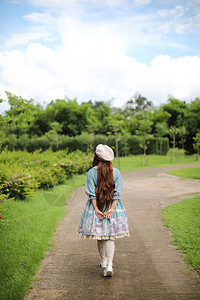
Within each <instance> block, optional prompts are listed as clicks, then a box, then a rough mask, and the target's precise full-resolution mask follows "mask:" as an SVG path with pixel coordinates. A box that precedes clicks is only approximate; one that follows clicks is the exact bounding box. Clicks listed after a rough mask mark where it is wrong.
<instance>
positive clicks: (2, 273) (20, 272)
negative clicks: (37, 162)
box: [0, 154, 197, 300]
mask: <svg viewBox="0 0 200 300" xmlns="http://www.w3.org/2000/svg"><path fill="white" fill-rule="evenodd" d="M119 162H120V165H118V164H117V162H116V160H115V161H114V166H116V167H118V168H119V169H120V171H121V172H124V171H131V170H136V169H141V168H152V167H159V166H167V165H172V164H173V165H175V164H182V163H184V164H186V163H195V162H197V161H196V159H195V157H194V156H189V157H187V156H183V155H179V154H178V155H177V156H176V160H173V159H172V155H171V154H169V155H168V156H156V155H150V156H148V157H147V161H146V163H145V164H144V160H143V156H142V155H138V156H129V157H122V158H120V160H119ZM85 180H86V175H76V176H73V177H72V178H71V179H68V180H67V181H66V182H65V184H64V185H59V186H55V187H54V188H52V189H50V190H46V191H44V190H38V191H37V192H36V193H35V195H34V196H33V197H31V198H29V199H26V200H25V201H10V202H8V203H6V204H5V205H4V206H5V210H4V215H5V216H6V218H5V219H2V220H1V221H0V235H1V240H0V257H1V259H0V299H2V300H7V299H14V300H21V299H23V298H24V295H25V293H26V290H27V289H28V288H29V286H30V283H31V281H32V278H33V275H34V274H35V272H36V271H37V269H38V266H39V264H40V261H41V259H42V258H43V257H44V255H45V252H46V251H47V249H49V248H50V247H51V245H52V235H53V233H54V232H55V230H56V227H57V225H58V221H59V220H60V219H61V218H62V216H63V215H64V214H65V213H66V207H64V205H65V204H66V199H67V198H68V197H69V194H70V193H71V191H72V190H73V189H75V188H77V187H78V186H81V185H84V184H85Z"/></svg>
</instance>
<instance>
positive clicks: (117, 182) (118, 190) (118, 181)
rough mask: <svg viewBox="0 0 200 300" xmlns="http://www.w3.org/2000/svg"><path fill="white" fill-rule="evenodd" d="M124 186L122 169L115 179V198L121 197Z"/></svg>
mask: <svg viewBox="0 0 200 300" xmlns="http://www.w3.org/2000/svg"><path fill="white" fill-rule="evenodd" d="M122 187H123V182H122V177H121V173H120V171H119V170H118V172H117V176H116V179H115V189H114V193H113V200H117V199H121V195H120V194H121V191H122Z"/></svg>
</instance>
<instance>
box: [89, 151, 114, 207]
mask: <svg viewBox="0 0 200 300" xmlns="http://www.w3.org/2000/svg"><path fill="white" fill-rule="evenodd" d="M94 166H98V168H97V180H98V181H97V187H96V200H97V207H98V209H99V210H100V211H105V210H106V209H108V207H109V205H110V204H111V203H112V201H113V192H114V188H115V181H114V177H113V164H112V162H111V161H104V160H101V159H100V158H99V157H98V156H97V155H96V153H95V156H94V159H93V167H94Z"/></svg>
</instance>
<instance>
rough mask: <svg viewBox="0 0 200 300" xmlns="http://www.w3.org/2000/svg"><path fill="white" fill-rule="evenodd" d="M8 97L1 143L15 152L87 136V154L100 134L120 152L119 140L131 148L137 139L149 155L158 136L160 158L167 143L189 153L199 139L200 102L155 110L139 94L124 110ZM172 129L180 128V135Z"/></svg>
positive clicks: (102, 103)
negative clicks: (130, 143)
mask: <svg viewBox="0 0 200 300" xmlns="http://www.w3.org/2000/svg"><path fill="white" fill-rule="evenodd" d="M6 95H7V99H0V104H1V103H2V102H3V101H8V103H9V105H10V108H9V109H8V110H7V111H5V112H4V114H2V115H0V144H1V145H2V147H5V146H6V145H9V147H10V149H12V150H14V149H21V150H26V149H29V148H32V146H31V145H30V140H31V141H33V140H34V139H35V141H36V140H38V141H40V143H41V145H42V144H48V143H49V141H51V143H50V147H52V149H59V147H60V143H61V140H62V137H66V136H68V137H75V136H82V137H83V136H84V134H85V136H87V141H89V140H90V142H87V143H88V144H87V148H88V151H89V149H90V150H91V145H92V141H91V138H90V137H91V136H93V137H95V136H97V135H105V136H108V137H109V138H110V139H112V138H113V139H114V140H115V148H117V147H118V144H119V141H120V140H121V141H122V140H123V139H124V141H126V143H127V137H129V136H137V137H138V139H140V146H141V148H142V149H143V152H144V154H145V153H146V152H148V140H149V139H151V137H153V136H154V137H156V138H157V139H159V143H158V145H157V149H158V148H159V150H157V152H159V153H160V154H162V143H163V141H164V139H165V138H168V139H169V140H170V144H171V145H172V144H173V147H174V148H175V146H176V147H179V148H184V149H185V150H186V151H187V152H188V153H194V152H195V151H196V148H195V146H194V144H195V143H194V138H195V137H196V134H197V133H198V132H199V131H200V99H199V98H196V99H195V100H193V101H191V103H186V102H185V101H180V100H179V99H176V98H174V97H172V96H170V97H169V99H168V100H167V103H166V104H163V105H160V106H158V107H154V106H153V103H152V102H151V101H149V100H148V99H147V98H146V97H144V96H142V95H141V94H139V93H137V94H135V95H134V96H133V97H132V98H131V99H129V101H127V102H126V103H125V106H124V107H123V108H116V107H112V106H111V102H109V101H107V102H105V101H94V102H93V101H91V100H90V101H88V102H84V103H82V104H79V103H78V101H77V99H76V98H75V99H72V100H71V99H68V98H64V99H56V100H52V101H51V102H50V104H48V105H47V106H46V107H42V106H41V105H39V104H35V102H34V100H33V99H30V100H27V99H24V98H22V97H21V96H16V95H13V94H11V93H9V92H6ZM173 128H176V130H175V131H176V134H175V135H174V134H173V133H172V131H173V130H172V129H173ZM47 140H48V143H47ZM165 142H166V141H165ZM19 145H20V146H19ZM21 145H22V146H21ZM28 145H29V146H28ZM38 147H39V145H38ZM38 147H37V148H38ZM120 147H122V146H121V143H120ZM126 149H128V147H127V146H124V153H125V152H126ZM120 151H121V150H120Z"/></svg>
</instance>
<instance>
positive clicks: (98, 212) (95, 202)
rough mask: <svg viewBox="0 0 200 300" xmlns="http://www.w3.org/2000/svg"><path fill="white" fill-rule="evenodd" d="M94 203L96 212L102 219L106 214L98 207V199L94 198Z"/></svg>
mask: <svg viewBox="0 0 200 300" xmlns="http://www.w3.org/2000/svg"><path fill="white" fill-rule="evenodd" d="M91 201H92V204H93V206H94V210H95V214H96V215H97V217H98V218H99V219H100V220H101V219H103V218H104V214H103V213H102V212H101V211H100V210H99V209H98V207H97V200H96V199H92V200H91Z"/></svg>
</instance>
